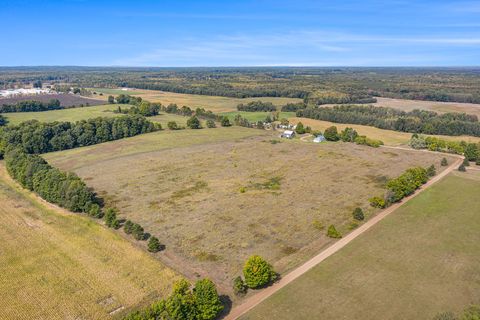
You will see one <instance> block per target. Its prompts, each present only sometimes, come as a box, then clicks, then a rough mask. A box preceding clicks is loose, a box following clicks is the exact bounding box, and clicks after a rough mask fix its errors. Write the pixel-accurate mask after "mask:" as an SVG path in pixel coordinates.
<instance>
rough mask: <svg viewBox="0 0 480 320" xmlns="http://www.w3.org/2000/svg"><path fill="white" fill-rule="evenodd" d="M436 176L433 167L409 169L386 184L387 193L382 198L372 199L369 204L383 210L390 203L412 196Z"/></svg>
mask: <svg viewBox="0 0 480 320" xmlns="http://www.w3.org/2000/svg"><path fill="white" fill-rule="evenodd" d="M435 174H436V170H435V166H434V165H431V166H430V167H429V168H427V169H425V168H422V167H415V168H410V169H408V170H407V171H405V172H404V173H403V174H401V175H400V176H399V177H397V178H395V179H391V180H390V181H388V182H387V193H386V194H385V196H384V197H373V198H371V199H370V204H371V205H372V206H373V207H376V208H385V207H388V206H389V205H391V204H392V203H395V202H398V201H400V200H402V199H403V198H405V197H407V196H409V195H411V194H413V193H414V192H415V190H417V189H418V188H420V186H421V185H423V184H425V183H427V181H428V179H429V178H431V177H433V176H434V175H435Z"/></svg>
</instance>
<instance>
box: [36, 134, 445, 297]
mask: <svg viewBox="0 0 480 320" xmlns="http://www.w3.org/2000/svg"><path fill="white" fill-rule="evenodd" d="M272 141H275V142H276V143H275V142H274V143H272ZM277 141H278V139H277V138H276V136H275V135H274V134H273V133H271V132H268V131H261V130H255V129H245V128H240V127H231V128H217V129H203V130H183V131H177V132H171V131H165V132H156V133H152V134H146V135H142V136H139V137H134V138H131V139H124V140H122V141H116V142H110V143H105V144H101V145H96V146H91V147H87V148H79V149H75V150H69V151H64V152H57V153H53V154H49V155H46V156H45V157H46V159H47V160H48V161H49V162H50V163H52V164H53V165H55V166H58V167H60V168H62V169H64V170H72V171H75V172H76V173H77V174H79V175H80V176H81V177H82V178H83V179H85V181H86V182H87V184H89V185H90V186H92V187H93V188H94V189H95V190H96V191H98V192H99V193H100V194H101V195H103V196H104V198H105V199H106V201H107V202H108V203H110V204H114V205H116V206H118V208H119V209H120V210H121V212H122V214H123V215H124V216H125V217H128V218H129V219H132V220H134V221H136V222H138V223H140V224H141V225H142V226H144V227H145V229H146V230H147V231H149V232H152V233H153V234H157V235H159V236H160V240H161V241H162V242H163V243H165V244H166V246H167V250H166V252H165V254H164V257H168V258H169V259H172V260H174V262H175V263H176V268H178V270H181V271H182V272H184V273H185V274H187V275H188V274H201V275H207V276H209V277H211V278H213V279H215V281H216V283H217V284H219V285H221V286H222V288H227V289H228V288H229V287H230V281H231V279H232V277H233V276H234V275H236V274H238V273H239V272H240V270H241V267H242V265H243V262H244V260H245V259H246V258H247V257H248V256H249V255H251V254H254V253H256V254H260V255H262V256H264V257H266V258H267V259H268V260H269V261H271V262H272V263H274V265H275V267H276V268H277V270H278V271H280V272H285V271H287V270H289V269H291V268H292V267H294V266H296V265H298V264H299V263H300V262H302V261H304V260H305V259H306V258H308V257H310V256H311V255H312V254H314V253H316V252H318V250H319V249H320V248H322V247H323V246H325V245H326V244H328V243H329V242H330V240H329V239H327V238H326V236H325V233H326V231H325V229H324V227H325V226H328V225H330V224H335V225H336V226H337V227H338V229H339V230H340V231H341V232H342V233H346V232H348V231H349V229H350V228H352V227H353V226H352V225H351V223H352V220H351V212H352V210H353V209H354V208H355V207H357V206H360V207H362V208H363V209H365V210H366V213H367V216H368V215H370V214H372V213H373V210H372V209H371V208H370V207H369V206H368V199H369V198H370V197H372V196H374V195H378V194H382V193H383V190H384V187H383V184H384V182H385V180H386V179H387V178H388V177H395V176H397V175H399V174H400V173H402V172H403V171H404V170H405V169H407V168H409V167H412V166H416V165H422V166H427V165H430V164H432V163H435V164H439V162H440V159H441V156H440V155H432V154H429V153H424V152H414V151H397V150H385V149H381V148H380V149H373V148H368V147H365V146H357V145H355V144H349V143H325V144H321V145H316V144H311V143H304V142H301V141H299V140H296V141H282V142H280V143H278V142H277ZM439 170H440V168H439Z"/></svg>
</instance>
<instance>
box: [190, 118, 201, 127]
mask: <svg viewBox="0 0 480 320" xmlns="http://www.w3.org/2000/svg"><path fill="white" fill-rule="evenodd" d="M187 127H189V128H190V129H201V128H202V126H201V125H200V120H198V118H197V117H195V116H193V117H190V118H189V119H188V120H187Z"/></svg>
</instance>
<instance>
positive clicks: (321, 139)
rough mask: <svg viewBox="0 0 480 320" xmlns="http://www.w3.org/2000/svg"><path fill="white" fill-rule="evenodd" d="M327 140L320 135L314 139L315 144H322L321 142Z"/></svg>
mask: <svg viewBox="0 0 480 320" xmlns="http://www.w3.org/2000/svg"><path fill="white" fill-rule="evenodd" d="M326 140H327V139H325V137H324V136H323V134H321V135H318V136H316V137H315V139H313V142H315V143H320V142H323V141H326Z"/></svg>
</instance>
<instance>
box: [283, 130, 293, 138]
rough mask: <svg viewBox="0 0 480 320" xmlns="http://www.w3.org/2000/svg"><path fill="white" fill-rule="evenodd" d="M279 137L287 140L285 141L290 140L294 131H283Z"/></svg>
mask: <svg viewBox="0 0 480 320" xmlns="http://www.w3.org/2000/svg"><path fill="white" fill-rule="evenodd" d="M280 137H282V138H287V139H292V138H293V137H295V131H293V130H285V131H283V133H282V135H281V136H280Z"/></svg>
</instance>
